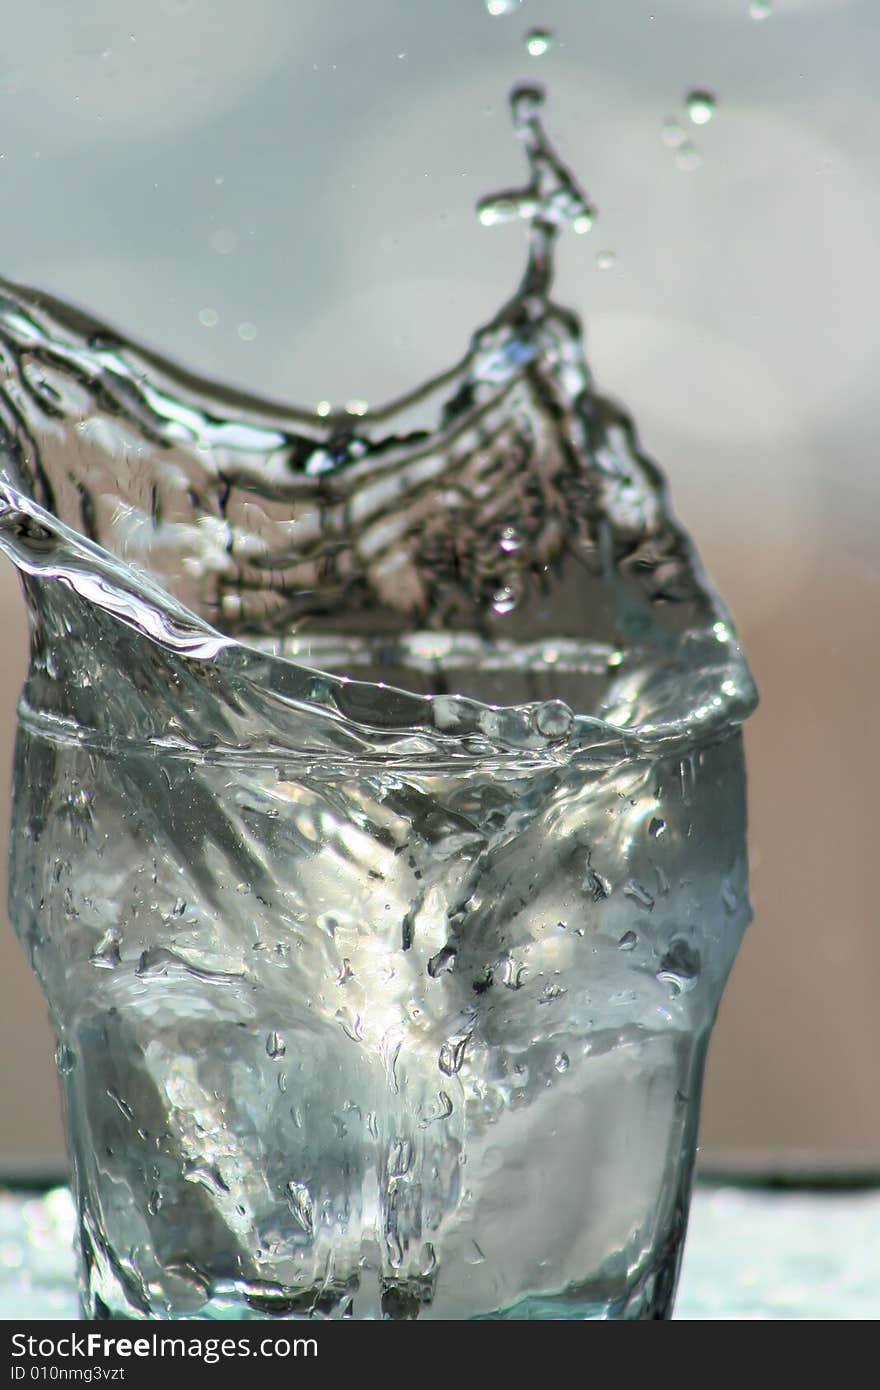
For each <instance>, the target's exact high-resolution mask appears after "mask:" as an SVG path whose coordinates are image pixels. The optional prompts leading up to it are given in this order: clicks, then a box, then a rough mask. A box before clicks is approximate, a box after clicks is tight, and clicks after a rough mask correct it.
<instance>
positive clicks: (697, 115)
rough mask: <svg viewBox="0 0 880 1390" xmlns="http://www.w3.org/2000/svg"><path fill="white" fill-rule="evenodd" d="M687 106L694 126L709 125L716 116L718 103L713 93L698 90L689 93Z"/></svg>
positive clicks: (686, 99) (686, 98) (686, 100)
mask: <svg viewBox="0 0 880 1390" xmlns="http://www.w3.org/2000/svg"><path fill="white" fill-rule="evenodd" d="M685 105H686V106H687V113H688V115H689V116H690V118H691V121H692V122H693V124H694V125H708V124H709V122H710V121H711V119H712V117H713V116H714V115H715V107H716V105H717V102H716V100H715V97H714V96H713V95H712V93H711V92H706V91H703V90H701V89H699V88H697V89H695V90H694V91H692V92H688V94H687V96H686V97H685Z"/></svg>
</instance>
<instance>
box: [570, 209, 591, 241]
mask: <svg viewBox="0 0 880 1390" xmlns="http://www.w3.org/2000/svg"><path fill="white" fill-rule="evenodd" d="M571 225H572V227H573V228H574V230H575V231H576V232H577V234H578V236H583V235H584V233H585V232H588V231H589V230H590V228H591V227H592V225H593V214H592V213H590V212H579V213H578V215H577V217H575V218H574V219H573V221H572V224H571Z"/></svg>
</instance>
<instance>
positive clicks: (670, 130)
mask: <svg viewBox="0 0 880 1390" xmlns="http://www.w3.org/2000/svg"><path fill="white" fill-rule="evenodd" d="M686 138H687V137H686V136H685V133H684V127H683V126H681V125H679V123H678V121H664V122H663V124H662V126H661V127H660V139H661V140H662V141H663V144H664V145H667V146H668V147H669V149H671V150H677V149H678V148H679V146H680V145H683V144H684V142H685V139H686Z"/></svg>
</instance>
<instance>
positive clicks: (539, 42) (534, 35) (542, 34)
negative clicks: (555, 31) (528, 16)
mask: <svg viewBox="0 0 880 1390" xmlns="http://www.w3.org/2000/svg"><path fill="white" fill-rule="evenodd" d="M552 39H553V35H552V34H551V32H550V30H549V29H530V30H529V32H528V33H527V34H526V52H527V53H529V54H530V55H531V57H532V58H542V57H543V56H544V54H545V53H546V52H547V50H548V48H549V47H550V44H551V42H552Z"/></svg>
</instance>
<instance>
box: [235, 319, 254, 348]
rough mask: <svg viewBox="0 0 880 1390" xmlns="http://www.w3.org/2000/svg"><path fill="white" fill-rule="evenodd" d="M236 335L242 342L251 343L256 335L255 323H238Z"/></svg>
mask: <svg viewBox="0 0 880 1390" xmlns="http://www.w3.org/2000/svg"><path fill="white" fill-rule="evenodd" d="M238 336H239V338H241V340H242V342H244V343H252V342H253V341H254V338H256V336H257V329H256V325H255V324H253V323H247V322H245V323H240V324H239V325H238Z"/></svg>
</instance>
